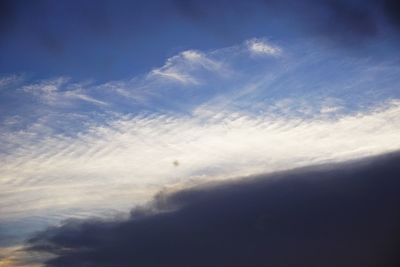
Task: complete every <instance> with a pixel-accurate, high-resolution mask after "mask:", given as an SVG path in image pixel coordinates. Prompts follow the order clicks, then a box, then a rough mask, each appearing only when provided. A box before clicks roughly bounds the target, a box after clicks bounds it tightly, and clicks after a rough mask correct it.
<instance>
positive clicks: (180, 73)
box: [148, 50, 223, 85]
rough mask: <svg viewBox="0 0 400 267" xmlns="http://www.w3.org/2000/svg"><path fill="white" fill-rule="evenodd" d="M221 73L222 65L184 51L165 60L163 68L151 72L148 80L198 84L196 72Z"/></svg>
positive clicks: (201, 54)
mask: <svg viewBox="0 0 400 267" xmlns="http://www.w3.org/2000/svg"><path fill="white" fill-rule="evenodd" d="M201 70H208V71H214V72H217V74H218V72H221V71H223V65H222V64H221V63H220V62H217V61H216V60H213V59H211V58H209V57H208V56H207V55H206V54H204V53H201V52H199V51H195V50H186V51H183V52H181V53H180V54H178V55H176V56H173V57H171V58H169V59H168V60H167V62H166V63H165V65H164V66H162V67H161V68H156V69H154V70H152V71H151V72H150V73H149V75H148V78H154V77H160V78H165V79H168V80H172V81H176V82H178V83H181V84H183V85H190V84H192V85H196V84H198V83H200V81H199V80H198V78H197V77H195V72H196V71H201Z"/></svg>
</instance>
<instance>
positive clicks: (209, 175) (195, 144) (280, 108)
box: [0, 0, 400, 266]
mask: <svg viewBox="0 0 400 267" xmlns="http://www.w3.org/2000/svg"><path fill="white" fill-rule="evenodd" d="M360 3H361V2H360V1H312V0H307V1H302V2H298V1H296V2H293V1H289V0H287V1H274V0H270V1H253V2H251V3H248V2H247V1H222V0H219V1H196V0H190V1H179V0H176V1H172V0H171V1H116V2H114V1H95V2H94V1H57V2H54V1H30V2H27V1H3V2H1V5H2V6H1V10H2V11H1V12H0V18H1V19H0V32H1V39H0V59H1V60H0V74H1V75H0V123H1V125H0V142H1V143H2V147H1V148H0V161H1V162H2V164H1V166H0V188H1V189H0V213H1V216H0V240H2V241H1V242H0V263H2V261H3V262H13V264H15V265H17V266H18V263H19V262H20V260H19V259H18V257H22V256H20V255H19V254H18V253H17V252H12V251H14V250H15V249H17V248H20V247H21V246H23V240H24V239H26V238H29V237H30V236H31V235H32V233H34V232H35V231H38V230H43V229H45V228H46V227H48V226H52V225H58V224H59V223H60V222H61V221H63V220H66V219H71V218H79V219H85V218H88V217H93V216H100V217H107V218H109V217H113V216H122V217H123V216H124V215H121V214H122V213H123V212H127V211H129V209H131V208H132V207H135V206H137V205H142V204H143V203H147V202H148V201H150V200H151V199H152V197H153V196H154V194H156V193H157V192H160V190H178V189H181V188H185V187H187V186H193V185H197V184H201V183H205V182H209V181H222V180H224V181H225V180H229V181H231V180H235V178H237V177H247V176H252V175H256V174H260V173H273V172H276V171H281V170H287V169H293V168H297V167H304V166H309V165H313V164H321V163H335V162H342V161H348V160H353V159H358V158H363V157H366V156H371V155H378V154H382V153H388V152H391V151H396V150H398V149H399V148H400V138H399V137H400V135H399V134H398V133H399V131H400V99H399V98H400V88H399V84H400V65H399V60H400V58H399V55H398V53H397V49H396V48H397V47H398V44H399V40H398V31H399V30H400V29H399V24H400V23H399V19H398V14H397V13H396V12H394V11H393V10H396V9H395V8H396V5H395V4H393V1H383V2H382V3H380V2H379V1H374V0H369V1H367V2H365V3H366V4H360ZM363 3H364V2H363ZM174 162H177V163H178V164H175V163H174ZM15 225H18V227H17V228H18V229H24V230H23V231H21V230H17V229H16V227H15ZM11 266H13V265H11Z"/></svg>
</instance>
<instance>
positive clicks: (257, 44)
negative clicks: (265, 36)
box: [247, 39, 281, 55]
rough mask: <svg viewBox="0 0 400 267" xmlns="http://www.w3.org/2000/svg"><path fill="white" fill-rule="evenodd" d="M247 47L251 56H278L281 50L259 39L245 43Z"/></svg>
mask: <svg viewBox="0 0 400 267" xmlns="http://www.w3.org/2000/svg"><path fill="white" fill-rule="evenodd" d="M247 47H248V49H249V51H250V53H252V54H253V55H279V54H280V53H281V49H280V48H279V47H277V46H273V45H271V44H269V43H267V42H266V41H263V40H261V39H251V40H249V41H247Z"/></svg>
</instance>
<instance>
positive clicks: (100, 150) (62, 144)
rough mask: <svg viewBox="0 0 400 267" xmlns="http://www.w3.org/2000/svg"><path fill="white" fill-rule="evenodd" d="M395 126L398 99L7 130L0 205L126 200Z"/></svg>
mask: <svg viewBox="0 0 400 267" xmlns="http://www.w3.org/2000/svg"><path fill="white" fill-rule="evenodd" d="M399 132H400V103H398V102H393V103H392V104H391V105H389V106H388V107H386V108H379V109H375V110H370V111H368V112H364V113H359V114H354V115H343V116H341V117H340V118H337V119H330V118H326V117H321V118H315V119H309V120H305V119H301V118H299V117H293V118H288V117H286V116H285V117H269V116H267V115H259V116H251V115H245V114H241V113H238V112H225V113H218V114H213V113H210V114H208V115H207V116H200V117H198V116H168V115H151V116H134V117H130V116H125V117H120V119H119V120H116V121H113V122H110V124H109V126H93V127H92V128H90V130H88V131H87V132H86V133H84V134H79V135H77V136H76V137H67V136H62V135H59V134H56V135H50V136H49V135H48V134H47V135H46V134H45V135H41V136H40V135H39V136H37V135H35V134H34V133H30V134H24V135H22V136H18V135H15V136H12V137H9V138H14V139H17V140H14V142H15V143H20V144H21V145H20V146H19V148H17V149H13V150H12V151H8V152H7V153H4V154H2V156H1V161H2V165H1V166H0V176H1V177H2V179H1V181H0V187H1V188H2V191H1V192H0V198H1V199H2V202H1V204H0V212H1V213H2V215H3V216H5V217H8V218H13V217H20V216H31V215H33V214H36V215H40V216H41V218H42V217H46V216H50V215H49V214H52V215H51V216H56V215H54V214H57V216H59V214H63V216H70V215H71V214H73V211H74V210H75V211H76V209H78V208H82V209H85V208H86V209H87V210H92V212H94V213H95V212H96V211H97V210H98V209H107V208H116V209H126V208H130V207H131V206H132V205H133V204H135V203H136V204H137V203H141V202H143V201H146V200H148V199H149V198H150V197H151V196H152V195H153V193H155V192H156V191H158V190H160V189H162V188H163V187H164V186H171V185H176V184H185V183H190V182H200V181H204V180H207V179H228V178H232V177H237V176H246V175H251V174H257V173H263V172H272V171H276V170H282V169H288V168H294V167H299V166H305V165H309V164H314V163H319V162H334V161H341V160H347V159H352V158H357V157H361V156H367V155H373V154H379V153H384V152H388V151H393V150H396V149H399V148H400V136H399V134H398V133H399ZM30 136H32V139H31V140H30ZM19 138H23V140H18V139H19ZM175 160H178V161H179V163H180V164H179V166H175V165H174V164H173V162H174V161H175ZM66 210H68V211H66ZM46 214H47V215H46ZM51 216H50V217H51Z"/></svg>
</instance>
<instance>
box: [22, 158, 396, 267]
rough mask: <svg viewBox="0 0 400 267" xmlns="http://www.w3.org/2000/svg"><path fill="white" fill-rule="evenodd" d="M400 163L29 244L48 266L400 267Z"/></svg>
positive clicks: (206, 197)
mask: <svg viewBox="0 0 400 267" xmlns="http://www.w3.org/2000/svg"><path fill="white" fill-rule="evenodd" d="M399 162H400V154H399V153H392V154H386V155H383V156H380V157H375V158H369V159H364V160H360V161H352V162H347V163H344V164H339V165H325V166H317V167H309V168H303V169H296V170H293V171H286V172H280V173H275V174H271V175H261V176H258V177H253V179H249V178H247V179H246V180H244V181H241V182H240V181H237V182H231V183H224V184H219V185H208V186H203V187H195V188H191V189H185V190H182V191H178V192H175V193H170V194H168V193H160V194H159V195H157V196H156V198H155V200H154V203H153V205H152V206H151V207H148V208H143V209H142V210H137V209H136V210H134V211H132V214H131V216H130V218H129V219H126V220H122V221H121V220H119V221H118V220H117V221H108V222H107V221H100V220H84V221H69V222H67V223H65V224H64V225H62V226H61V227H54V228H50V229H48V230H47V231H44V232H41V233H39V234H38V235H36V236H35V237H33V238H32V239H31V240H30V241H29V245H30V251H36V252H38V251H39V252H50V253H54V254H55V255H56V257H55V258H53V259H51V260H49V261H48V262H47V266H147V267H149V266H175V267H176V266H178V267H179V266H308V267H309V266H325V267H330V266H335V267H336V266H343V267H346V266H352V267H353V266H365V267H368V266H377V267H378V266H385V267H391V266H393V267H394V266H399V263H400V259H399V257H398V253H397V251H396V250H397V247H398V245H399V242H400V227H399V226H400V213H399V209H398V203H399V201H400V195H399V194H398V192H399V190H400V182H399V179H398V177H399V174H400V167H399V166H400V164H399Z"/></svg>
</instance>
